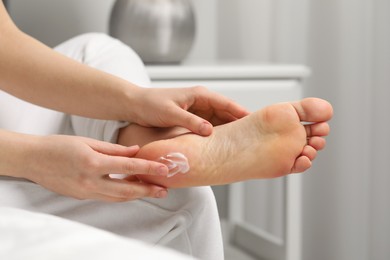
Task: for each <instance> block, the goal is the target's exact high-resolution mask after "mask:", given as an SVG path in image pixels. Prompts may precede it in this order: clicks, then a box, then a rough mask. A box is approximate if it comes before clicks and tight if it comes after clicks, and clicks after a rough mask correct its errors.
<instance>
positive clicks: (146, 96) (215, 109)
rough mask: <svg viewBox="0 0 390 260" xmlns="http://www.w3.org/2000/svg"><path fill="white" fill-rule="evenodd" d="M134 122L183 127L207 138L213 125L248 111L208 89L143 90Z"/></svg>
mask: <svg viewBox="0 0 390 260" xmlns="http://www.w3.org/2000/svg"><path fill="white" fill-rule="evenodd" d="M136 100H137V106H136V108H134V110H135V111H136V114H135V115H134V122H136V123H137V124H139V125H142V126H153V127H172V126H181V127H184V128H187V129H189V130H190V131H192V132H193V133H196V134H200V135H203V136H208V135H210V134H211V133H212V130H213V125H220V124H225V123H229V122H231V121H234V120H236V119H239V118H242V117H244V116H246V115H248V114H249V112H248V111H247V110H246V109H244V108H243V107H241V106H240V105H238V104H237V103H235V102H233V101H232V100H230V99H228V98H227V97H224V96H222V95H220V94H217V93H215V92H212V91H209V90H207V89H206V88H205V87H191V88H170V89H162V88H155V89H153V88H152V89H151V88H148V89H140V90H139V95H138V98H137V99H136Z"/></svg>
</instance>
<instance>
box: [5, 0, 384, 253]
mask: <svg viewBox="0 0 390 260" xmlns="http://www.w3.org/2000/svg"><path fill="white" fill-rule="evenodd" d="M113 3H114V1H113V0H82V1H80V0H67V1H63V0H62V1H61V0H35V1H28V0H12V1H10V2H9V8H10V13H11V15H12V17H13V19H14V21H15V22H16V24H17V25H18V26H19V27H20V28H21V29H22V30H23V31H25V32H27V33H28V34H30V35H32V36H34V37H36V38H37V39H39V40H41V41H43V42H44V43H46V44H48V45H50V46H55V45H56V44H58V43H60V42H62V41H64V40H66V39H68V38H70V37H72V36H75V35H77V34H80V33H84V32H91V31H94V32H107V31H108V20H109V15H110V11H111V7H112V5H113ZM193 5H194V8H195V12H196V18H197V19H196V22H197V35H196V39H195V43H194V46H193V48H192V50H191V53H190V54H189V56H188V57H187V61H210V60H229V61H247V62H256V63H264V64H270V63H271V64H301V65H306V66H307V67H308V68H310V70H311V76H310V77H309V78H308V79H307V80H306V81H305V96H317V97H321V98H325V99H327V100H328V101H330V102H331V103H332V104H333V106H334V110H335V116H334V118H333V119H332V121H331V129H332V133H331V135H330V136H329V138H328V139H327V142H328V143H327V148H326V149H325V150H324V151H323V152H321V153H320V156H319V157H318V159H317V160H316V161H315V163H314V166H313V168H312V169H311V170H310V172H308V173H305V174H304V175H303V186H302V189H303V190H302V193H303V198H302V207H303V209H302V246H303V248H302V259H303V260H313V259H315V260H330V259H332V260H349V259H354V260H369V259H376V260H382V259H383V260H387V259H390V246H389V245H390V149H389V147H390V1H388V0H327V1H310V0H193Z"/></svg>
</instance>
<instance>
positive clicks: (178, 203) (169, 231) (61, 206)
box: [35, 34, 223, 259]
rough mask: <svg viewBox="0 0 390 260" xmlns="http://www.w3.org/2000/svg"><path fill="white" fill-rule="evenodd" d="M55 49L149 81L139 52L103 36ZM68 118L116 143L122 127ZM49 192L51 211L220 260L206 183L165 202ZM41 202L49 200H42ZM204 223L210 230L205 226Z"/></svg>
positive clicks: (78, 129)
mask: <svg viewBox="0 0 390 260" xmlns="http://www.w3.org/2000/svg"><path fill="white" fill-rule="evenodd" d="M56 50H57V51H59V52H61V53H63V54H65V55H67V56H69V57H71V58H73V59H76V60H78V61H80V62H83V63H85V64H87V65H89V66H92V67H95V68H97V69H100V70H103V71H105V72H108V73H111V74H114V75H116V76H118V77H121V78H124V79H126V80H128V81H131V82H133V83H135V84H138V85H140V86H148V85H149V84H150V80H149V77H148V75H147V74H146V71H145V68H144V65H143V63H142V61H141V60H140V58H139V57H138V56H137V54H135V53H134V51H133V50H131V49H130V48H129V47H128V46H126V45H124V44H123V43H121V42H120V41H118V40H115V39H113V38H111V37H109V36H107V35H104V34H86V35H81V36H78V37H76V38H74V39H71V40H69V41H67V42H65V43H64V44H62V45H60V46H58V47H57V48H56ZM71 120H72V126H73V129H74V131H75V134H76V135H81V136H87V137H91V138H95V139H98V140H104V141H109V142H116V141H117V133H118V130H119V129H120V128H122V127H123V126H124V125H126V123H123V122H117V121H105V120H94V119H89V118H83V117H76V116H72V117H71ZM45 194H46V193H45ZM47 196H48V197H50V196H52V197H53V198H52V199H50V200H51V201H52V202H53V204H55V205H52V207H49V208H46V210H48V211H49V212H52V213H53V214H58V215H60V216H63V217H66V218H69V219H73V220H77V221H79V222H82V223H86V224H89V225H93V226H96V227H99V228H103V229H106V230H109V231H112V232H115V233H117V234H121V235H125V236H127V237H131V238H136V239H140V240H143V241H146V242H150V243H153V244H162V245H165V246H168V247H171V248H174V249H177V250H178V251H181V252H183V253H187V254H190V255H193V256H195V257H198V258H200V259H223V246H222V237H221V230H220V223H219V217H218V211H217V206H216V202H215V198H214V194H213V193H212V191H211V189H210V188H209V187H196V188H190V189H178V190H174V191H173V190H172V191H170V192H169V196H168V198H166V199H163V200H157V199H144V200H138V201H133V202H126V203H118V204H107V203H101V202H93V201H85V202H79V201H74V200H71V199H68V198H64V197H61V196H56V195H54V194H51V195H50V196H49V195H47ZM54 197H55V198H54ZM39 201H41V200H39ZM42 201H47V199H45V198H42ZM60 201H63V203H61V202H60ZM35 205H37V204H36V203H35ZM38 205H39V206H38ZM38 205H37V208H36V209H39V210H42V208H41V206H43V204H42V203H38ZM56 207H57V210H56ZM205 226H207V227H210V228H207V229H204V227H205Z"/></svg>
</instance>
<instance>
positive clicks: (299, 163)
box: [291, 156, 311, 173]
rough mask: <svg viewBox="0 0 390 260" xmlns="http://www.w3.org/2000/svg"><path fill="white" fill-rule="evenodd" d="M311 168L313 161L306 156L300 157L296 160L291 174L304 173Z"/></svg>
mask: <svg viewBox="0 0 390 260" xmlns="http://www.w3.org/2000/svg"><path fill="white" fill-rule="evenodd" d="M310 167H311V161H310V159H309V158H308V157H306V156H300V157H298V158H297V159H296V160H295V163H294V166H293V168H292V169H291V173H299V172H304V171H306V170H307V169H309V168H310Z"/></svg>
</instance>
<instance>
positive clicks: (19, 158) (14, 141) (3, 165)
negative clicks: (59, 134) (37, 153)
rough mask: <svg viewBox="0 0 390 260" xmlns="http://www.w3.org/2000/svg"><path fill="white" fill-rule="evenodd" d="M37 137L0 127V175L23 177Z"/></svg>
mask: <svg viewBox="0 0 390 260" xmlns="http://www.w3.org/2000/svg"><path fill="white" fill-rule="evenodd" d="M36 139H37V137H35V136H32V135H25V134H19V133H14V132H9V131H5V130H2V129H0V175H3V176H11V177H19V178H24V177H26V176H24V174H26V173H27V171H26V170H25V169H27V168H28V166H27V165H26V162H27V160H26V159H28V158H29V157H31V154H33V153H34V147H35V143H36Z"/></svg>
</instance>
